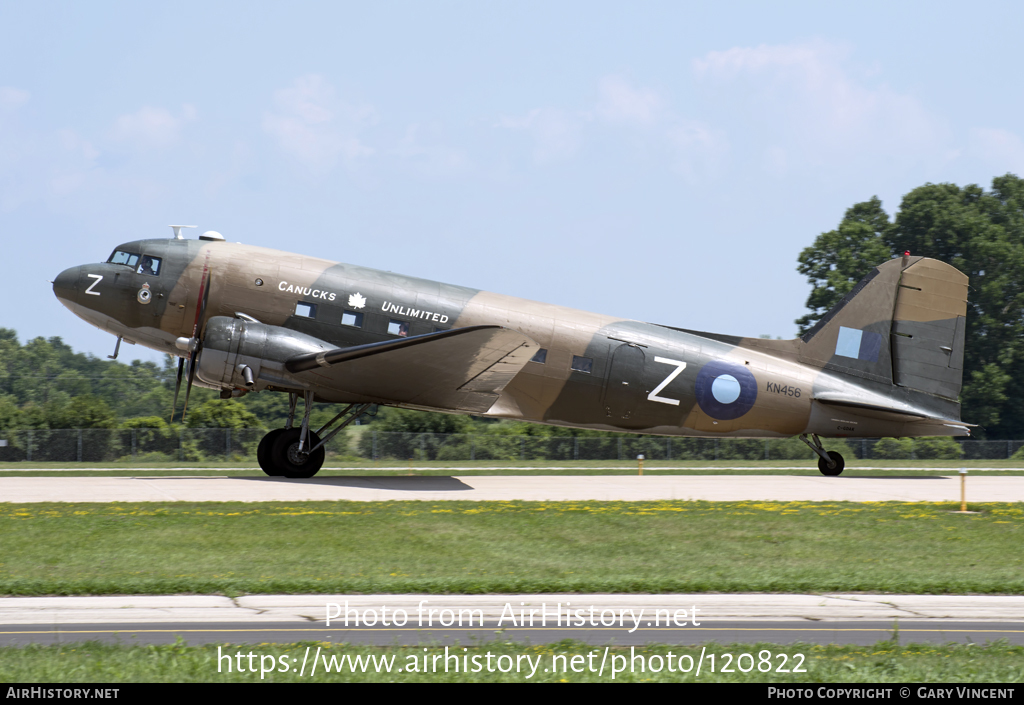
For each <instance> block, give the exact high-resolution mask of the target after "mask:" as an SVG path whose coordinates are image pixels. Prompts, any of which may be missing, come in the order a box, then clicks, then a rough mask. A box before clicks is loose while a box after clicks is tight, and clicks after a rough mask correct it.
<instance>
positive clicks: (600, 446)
mask: <svg viewBox="0 0 1024 705" xmlns="http://www.w3.org/2000/svg"><path fill="white" fill-rule="evenodd" d="M265 433H266V431H265V430H264V429H258V428H247V429H229V428H182V429H153V428H135V429H116V430H112V429H32V430H12V431H0V462H17V461H37V462H60V463H69V462H89V463H98V462H114V461H129V462H140V463H146V462H151V463H163V462H183V463H184V462H198V461H204V460H217V461H246V462H255V459H256V447H257V445H258V444H259V442H260V439H262V438H263V435H264V434H265ZM823 442H824V445H825V447H826V448H827V449H828V450H835V451H838V452H840V453H842V454H843V455H844V456H845V457H846V458H848V459H853V458H856V459H858V460H959V459H964V460H1006V459H1009V458H1014V459H1020V460H1024V450H1022V449H1024V441H1018V440H1013V441H976V440H954V439H952V438H918V439H911V438H905V439H900V440H897V439H894V438H882V439H877V438H865V439H860V438H858V439H826V440H824V441H823ZM641 454H642V455H643V456H644V458H645V459H647V460H680V461H682V460H698V461H714V460H742V461H757V460H801V461H813V460H815V459H816V458H817V456H816V455H815V454H814V453H813V452H812V451H811V450H810V448H808V447H807V446H806V445H805V444H804V443H803V442H802V441H800V440H799V439H797V438H786V439H732V438H667V437H664V436H646V437H640V438H637V437H633V436H602V437H591V436H583V437H581V436H520V435H490V434H440V433H387V432H380V431H376V430H374V429H372V428H367V429H365V430H364V431H363V432H362V433H361V434H360V435H359V437H358V441H353V442H351V443H350V442H349V439H348V438H347V437H346V436H345V435H344V434H340V435H339V436H338V437H336V438H335V439H333V440H332V441H331V442H330V443H328V445H327V455H328V458H333V459H336V460H344V459H346V458H348V459H364V460H386V461H387V460H390V461H406V460H417V461H458V460H470V461H476V460H478V461H485V460H498V461H502V460H504V461H530V460H553V461H558V460H621V461H627V460H635V459H636V457H637V456H638V455H641Z"/></svg>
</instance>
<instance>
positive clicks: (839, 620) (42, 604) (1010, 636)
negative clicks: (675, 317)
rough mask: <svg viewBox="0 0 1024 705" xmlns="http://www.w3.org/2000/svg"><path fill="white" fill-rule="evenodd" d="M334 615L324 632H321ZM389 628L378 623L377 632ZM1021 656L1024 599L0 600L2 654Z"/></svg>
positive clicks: (565, 596)
mask: <svg viewBox="0 0 1024 705" xmlns="http://www.w3.org/2000/svg"><path fill="white" fill-rule="evenodd" d="M328 614H331V615H332V621H331V625H330V626H328V625H327V623H326V617H327V615H328ZM382 622H386V624H384V623H382ZM179 636H180V637H181V638H182V639H184V640H185V641H186V642H188V643H190V644H203V643H236V644H238V643H248V644H257V643H293V642H297V641H329V642H345V643H360V644H378V645H426V646H443V645H468V644H473V643H480V642H481V641H489V640H494V639H500V640H502V641H509V640H511V641H515V642H518V643H533V644H539V643H551V642H555V641H559V640H561V639H576V640H579V641H582V642H585V643H590V644H593V645H602V646H603V645H619V646H630V645H642V644H648V643H664V644H691V645H692V644H704V643H708V642H715V643H718V644H729V643H738V642H742V643H756V642H768V643H779V644H788V643H797V642H804V643H836V644H874V643H876V642H878V641H883V640H887V639H892V638H893V637H894V636H896V638H897V639H898V640H899V641H900V642H902V643H911V642H917V643H923V642H927V643H948V642H959V643H979V644H982V643H985V642H987V641H995V640H997V639H1006V640H1007V641H1009V642H1010V643H1013V644H1024V597H1019V596H945V595H841V594H835V595H763V594H737V595H708V594H694V595H580V594H561V595H462V596H453V595H358V596H355V595H347V596H346V595H254V596H248V597H240V598H236V599H231V598H227V597H217V596H118V597H57V598H50V597H47V598H34V597H30V598H0V643H2V644H3V645H23V644H29V643H39V644H55V643H69V642H76V641H87V640H98V641H106V642H119V643H130V644H136V643H138V644H160V643H173V642H174V641H175V639H176V638H178V637H179Z"/></svg>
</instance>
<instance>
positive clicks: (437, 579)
mask: <svg viewBox="0 0 1024 705" xmlns="http://www.w3.org/2000/svg"><path fill="white" fill-rule="evenodd" d="M956 508H957V507H956V506H955V505H952V504H929V503H909V504H908V503H837V502H684V501H663V502H456V501H449V502H425V501H409V502H379V503H369V502H302V503H281V502H268V503H260V504H245V503H218V502H203V503H182V502H172V503H155V502H153V503H140V504H128V503H124V504H121V503H112V504H98V503H97V504H74V503H50V504H0V536H3V544H2V551H0V594H4V595H72V594H170V593H223V594H228V595H236V594H243V593H373V592H381V593H412V592H427V593H455V594H460V593H461V594H466V593H470V594H480V593H492V592H509V593H538V592H616V593H668V592H708V591H717V592H826V591H877V592H894V593H896V592H901V593H1015V594H1019V593H1020V592H1021V591H1022V590H1024V552H1022V551H1021V550H1020V547H1021V545H1022V539H1024V505H1021V504H987V505H986V504H977V505H972V509H976V510H981V513H979V514H974V515H956V514H952V513H950V511H951V510H953V509H956Z"/></svg>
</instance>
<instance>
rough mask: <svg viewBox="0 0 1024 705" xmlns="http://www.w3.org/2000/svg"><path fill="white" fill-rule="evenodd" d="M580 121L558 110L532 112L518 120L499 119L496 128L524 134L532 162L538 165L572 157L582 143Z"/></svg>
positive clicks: (579, 118)
mask: <svg viewBox="0 0 1024 705" xmlns="http://www.w3.org/2000/svg"><path fill="white" fill-rule="evenodd" d="M582 126H583V119H582V118H581V117H580V116H579V115H574V114H572V113H570V112H567V111H565V110H560V109H558V108H535V109H533V110H531V111H530V112H528V113H526V115H522V116H519V117H502V118H501V119H499V120H498V122H497V123H496V124H495V127H501V128H504V129H507V130H514V131H518V132H525V133H527V134H528V135H530V137H531V138H532V139H533V142H534V149H533V159H534V161H535V162H537V163H538V164H544V163H548V162H552V161H558V160H561V159H566V158H568V157H571V156H572V155H573V154H575V153H576V151H577V150H578V149H579V148H580V145H581V144H582V142H583V135H582Z"/></svg>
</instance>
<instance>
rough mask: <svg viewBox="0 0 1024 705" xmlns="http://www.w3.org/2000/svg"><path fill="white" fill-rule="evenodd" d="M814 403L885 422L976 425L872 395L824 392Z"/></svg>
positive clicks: (817, 395) (963, 426)
mask: <svg viewBox="0 0 1024 705" xmlns="http://www.w3.org/2000/svg"><path fill="white" fill-rule="evenodd" d="M814 401H817V402H821V403H822V404H828V405H830V406H839V407H845V408H847V409H851V410H854V411H856V412H857V413H858V414H860V415H861V416H867V417H869V418H876V419H882V420H884V421H928V422H931V423H939V424H943V425H948V426H953V425H955V426H956V427H957V428H965V430H966V427H968V426H973V425H974V424H966V423H963V422H962V421H960V420H958V419H944V418H940V417H937V416H935V415H934V414H930V413H929V412H928V411H926V410H923V409H919V408H917V407H914V406H911V405H910V404H903V403H900V402H898V401H895V400H891V399H883V398H881V397H876V395H871V397H869V398H859V397H852V396H848V395H845V394H839V393H835V392H822V393H820V394H816V395H814Z"/></svg>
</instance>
